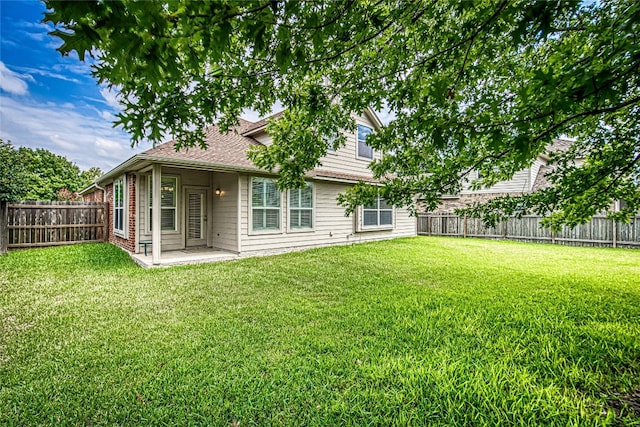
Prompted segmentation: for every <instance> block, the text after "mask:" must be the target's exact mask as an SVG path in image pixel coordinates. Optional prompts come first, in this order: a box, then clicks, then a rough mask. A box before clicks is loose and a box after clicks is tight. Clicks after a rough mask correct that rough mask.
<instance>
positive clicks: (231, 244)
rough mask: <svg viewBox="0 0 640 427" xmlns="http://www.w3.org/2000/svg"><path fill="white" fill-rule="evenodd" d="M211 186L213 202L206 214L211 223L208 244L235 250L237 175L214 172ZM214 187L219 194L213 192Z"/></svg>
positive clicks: (236, 245) (236, 240) (236, 238)
mask: <svg viewBox="0 0 640 427" xmlns="http://www.w3.org/2000/svg"><path fill="white" fill-rule="evenodd" d="M211 188H212V190H211V191H210V194H211V195H212V196H211V197H212V199H213V203H212V212H211V215H208V217H209V218H210V220H209V223H210V224H211V231H210V233H211V234H210V242H211V243H209V245H210V246H213V247H216V248H220V249H224V250H228V251H234V252H236V251H238V233H237V225H238V175H237V174H234V173H218V172H215V173H213V174H212V180H211ZM216 188H219V189H220V190H221V191H222V193H221V194H220V195H219V196H217V195H215V194H214V192H213V191H214V190H215V189H216Z"/></svg>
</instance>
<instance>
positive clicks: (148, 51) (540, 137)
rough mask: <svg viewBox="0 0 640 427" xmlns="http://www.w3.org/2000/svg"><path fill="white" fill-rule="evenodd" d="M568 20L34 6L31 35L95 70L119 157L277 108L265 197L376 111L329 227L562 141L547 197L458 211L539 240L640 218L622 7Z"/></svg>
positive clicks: (447, 12)
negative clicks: (41, 32) (48, 32)
mask: <svg viewBox="0 0 640 427" xmlns="http://www.w3.org/2000/svg"><path fill="white" fill-rule="evenodd" d="M586 3H588V2H579V1H559V2H540V1H528V0H513V1H510V0H497V1H496V0H493V1H485V2H460V1H457V0H448V1H437V2H416V1H409V0H407V1H404V0H371V1H358V2H356V1H353V0H335V1H331V2H326V3H324V4H323V3H319V2H316V1H278V0H275V1H274V0H252V1H242V2H240V1H237V2H236V1H229V0H207V1H200V2H189V1H186V0H182V1H172V2H135V1H131V0H122V1H118V2H103V1H92V2H81V3H80V2H66V1H57V0H49V1H46V5H47V7H48V9H49V11H48V12H47V13H46V15H45V21H46V22H51V23H53V24H55V25H56V27H57V28H56V30H55V31H54V32H53V33H52V34H53V35H54V36H57V37H59V38H60V39H62V41H63V44H62V46H61V47H60V48H59V49H58V50H59V51H60V52H62V53H63V54H68V53H70V52H72V51H76V52H77V53H78V56H79V57H80V59H81V60H84V58H85V55H86V54H87V53H88V54H89V55H91V56H93V57H95V59H96V62H95V65H94V74H95V77H96V78H97V80H98V81H99V82H101V83H106V84H108V85H111V86H114V87H116V88H118V90H119V91H120V101H121V103H122V104H123V107H124V108H123V112H122V113H120V114H119V116H118V119H117V122H116V123H117V124H119V125H122V126H123V127H124V129H125V130H127V131H128V132H129V133H130V134H131V135H132V138H133V143H134V144H135V143H137V142H138V141H141V140H143V139H145V138H148V139H150V140H152V141H159V140H160V139H161V138H162V136H163V135H165V134H166V133H172V134H173V136H174V137H175V138H176V139H177V140H178V145H185V146H190V145H194V144H203V142H202V141H203V134H202V128H203V127H204V125H205V124H207V123H211V122H214V121H215V122H217V123H218V124H219V125H220V126H221V127H222V128H223V129H228V128H229V127H230V126H232V125H233V124H234V123H235V122H236V120H237V117H238V116H239V115H240V113H241V112H242V111H243V109H245V108H253V109H255V110H257V111H259V112H260V113H262V114H265V113H267V112H268V110H269V108H270V107H271V106H272V105H273V104H274V103H275V102H276V101H280V102H281V103H282V104H283V105H284V107H286V112H285V114H284V115H283V116H282V117H281V118H279V119H277V120H272V121H271V122H270V123H269V125H268V130H269V132H270V133H271V135H272V136H273V138H274V144H273V145H271V146H269V147H260V148H259V149H256V150H254V151H253V152H251V153H250V157H251V159H252V160H253V161H254V163H255V164H256V165H258V166H260V167H264V168H267V169H269V170H277V171H278V173H279V174H280V178H279V180H278V184H279V185H280V186H281V187H297V186H301V185H302V176H303V174H304V172H305V171H306V170H310V169H312V168H314V167H316V166H318V164H319V160H318V159H319V158H320V157H322V156H323V155H324V154H325V153H326V150H327V143H326V141H327V140H333V137H334V136H336V135H340V130H341V129H353V128H354V124H353V121H352V120H351V119H350V114H351V113H353V112H362V111H363V110H364V109H365V108H367V107H369V106H372V107H374V108H376V109H378V110H379V109H381V108H382V107H383V106H386V108H388V110H389V111H390V113H391V115H392V116H393V119H392V120H391V121H390V122H389V124H388V125H386V126H384V127H383V128H382V129H381V130H380V131H379V132H378V133H376V134H375V135H373V136H372V137H370V140H369V141H368V142H369V143H370V145H372V146H373V147H374V148H376V149H378V150H381V151H382V152H384V153H385V156H384V158H383V159H382V160H380V161H377V162H374V163H373V164H372V169H373V171H374V173H375V175H376V176H377V177H379V178H380V179H381V180H382V182H383V184H384V186H383V187H382V188H374V187H371V186H369V185H367V184H364V183H362V184H360V185H357V186H355V187H353V188H352V189H350V190H348V191H347V192H346V193H345V194H343V195H342V197H341V199H340V201H341V203H342V204H343V205H344V206H345V207H346V210H347V212H351V211H352V210H353V209H354V208H355V206H357V205H359V204H362V203H364V202H367V201H369V200H372V198H373V197H375V195H376V194H378V193H381V194H382V196H384V197H385V198H387V199H388V200H389V201H391V202H392V203H393V204H395V205H404V206H413V204H414V201H415V200H416V198H419V199H424V204H425V206H426V207H427V208H433V207H435V206H436V204H437V202H438V199H439V196H440V194H442V193H455V192H457V191H458V190H459V189H460V185H461V181H462V180H463V179H465V178H466V177H467V176H468V175H469V173H470V172H471V171H473V170H479V171H480V172H481V173H482V176H483V178H482V179H480V180H477V181H476V182H474V183H473V185H475V186H480V185H491V184H493V183H495V182H497V181H499V180H502V179H507V178H509V177H511V176H512V175H513V174H514V173H515V172H516V171H518V170H520V169H522V168H524V167H527V166H529V165H530V164H531V163H532V162H533V160H534V159H535V158H536V157H537V155H538V154H539V153H541V152H543V151H544V150H545V147H547V146H548V145H549V144H550V142H551V141H552V139H553V138H554V137H557V136H559V135H563V134H566V135H571V136H574V137H576V138H577V141H578V142H577V143H576V145H575V146H574V147H573V148H572V150H570V152H568V153H564V154H562V153H560V154H556V155H555V156H554V161H555V162H556V164H557V165H558V166H557V167H556V169H555V171H554V173H553V176H552V177H551V178H552V181H553V182H554V183H555V185H556V187H555V188H553V189H550V190H545V191H541V192H539V193H536V194H531V195H527V196H524V197H520V198H501V199H498V200H494V201H492V202H491V203H489V204H488V205H485V206H475V207H473V208H472V209H469V213H470V214H474V215H483V216H484V217H485V219H487V221H489V222H491V221H494V220H496V219H498V218H500V217H501V216H502V215H507V214H512V213H514V212H519V213H522V212H537V213H543V214H547V215H549V219H548V223H547V224H548V225H552V226H556V227H557V226H559V225H560V224H563V223H566V224H569V225H574V224H577V223H580V222H584V221H586V220H587V219H588V218H589V217H590V216H592V215H593V214H594V213H596V212H599V211H601V210H607V209H609V206H610V205H611V203H612V202H613V201H614V200H618V199H620V200H623V201H624V202H625V203H626V208H625V209H624V210H623V211H622V212H620V213H617V214H616V215H617V216H618V217H620V218H623V219H624V218H628V217H629V216H630V215H631V214H633V213H635V212H638V211H639V210H640V190H639V189H638V182H639V181H640V179H639V176H640V143H639V142H638V141H639V140H638V137H637V135H638V130H639V129H638V126H639V123H640V121H639V120H638V114H639V111H638V109H639V108H640V107H639V102H640V89H639V87H640V85H639V83H640V82H639V79H638V78H639V69H640V43H639V40H638V34H640V10H639V9H640V4H638V2H636V1H635V0H612V1H606V0H604V1H600V2H592V3H591V4H586ZM344 142H345V141H344V138H342V137H338V138H337V139H336V140H335V141H333V144H335V145H336V146H340V145H342V144H344ZM576 152H580V153H581V155H583V156H585V164H584V166H582V167H580V168H578V167H576V166H575V165H573V164H572V159H571V158H570V157H571V155H573V154H575V153H576Z"/></svg>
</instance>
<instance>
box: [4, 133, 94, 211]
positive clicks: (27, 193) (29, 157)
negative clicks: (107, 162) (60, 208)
mask: <svg viewBox="0 0 640 427" xmlns="http://www.w3.org/2000/svg"><path fill="white" fill-rule="evenodd" d="M101 175H102V171H101V170H100V168H97V167H92V168H90V169H89V170H87V171H81V170H80V168H79V167H78V166H76V165H75V164H73V163H71V162H70V161H69V160H67V159H66V158H65V157H63V156H60V155H57V154H54V153H52V152H51V151H49V150H45V149H44V148H35V149H33V148H27V147H19V148H15V147H14V146H13V145H12V144H11V142H5V141H3V140H2V139H0V201H6V202H15V201H18V200H75V199H77V195H75V193H76V192H77V191H79V190H82V189H83V188H85V187H86V186H88V185H89V184H91V183H92V182H93V181H94V180H95V179H96V178H97V177H99V176H101ZM72 193H73V195H72Z"/></svg>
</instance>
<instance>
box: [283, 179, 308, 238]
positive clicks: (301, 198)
mask: <svg viewBox="0 0 640 427" xmlns="http://www.w3.org/2000/svg"><path fill="white" fill-rule="evenodd" d="M289 228H291V229H294V230H299V229H305V228H306V229H311V228H313V184H312V183H310V182H308V183H307V186H306V187H304V188H296V189H292V190H289Z"/></svg>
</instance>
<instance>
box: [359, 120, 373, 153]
mask: <svg viewBox="0 0 640 427" xmlns="http://www.w3.org/2000/svg"><path fill="white" fill-rule="evenodd" d="M372 132H373V130H372V129H371V128H370V127H367V126H363V125H358V157H362V158H364V159H373V148H371V147H370V146H369V145H368V144H367V136H368V135H369V134H370V133H372Z"/></svg>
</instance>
